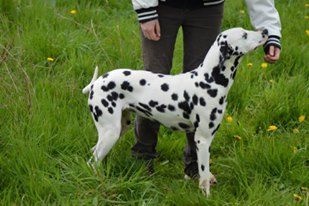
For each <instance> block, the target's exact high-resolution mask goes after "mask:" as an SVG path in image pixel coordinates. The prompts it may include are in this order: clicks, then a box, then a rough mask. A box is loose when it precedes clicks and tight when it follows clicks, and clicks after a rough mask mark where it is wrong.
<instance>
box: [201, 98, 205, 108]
mask: <svg viewBox="0 0 309 206" xmlns="http://www.w3.org/2000/svg"><path fill="white" fill-rule="evenodd" d="M200 105H201V106H206V102H205V99H204V98H203V97H200Z"/></svg>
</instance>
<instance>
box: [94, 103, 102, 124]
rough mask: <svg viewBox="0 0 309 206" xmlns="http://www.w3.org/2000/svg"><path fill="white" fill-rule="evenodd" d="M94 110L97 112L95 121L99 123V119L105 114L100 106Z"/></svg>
mask: <svg viewBox="0 0 309 206" xmlns="http://www.w3.org/2000/svg"><path fill="white" fill-rule="evenodd" d="M94 110H95V112H93V116H94V119H95V121H98V120H99V117H100V116H102V114H103V112H102V110H101V109H100V108H99V107H98V106H95V107H94Z"/></svg>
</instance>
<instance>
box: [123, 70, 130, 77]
mask: <svg viewBox="0 0 309 206" xmlns="http://www.w3.org/2000/svg"><path fill="white" fill-rule="evenodd" d="M123 74H124V75H125V76H129V75H130V74H131V72H130V71H124V72H123Z"/></svg>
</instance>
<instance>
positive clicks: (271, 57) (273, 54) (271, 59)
mask: <svg viewBox="0 0 309 206" xmlns="http://www.w3.org/2000/svg"><path fill="white" fill-rule="evenodd" d="M280 52H281V50H280V48H278V47H275V46H270V47H269V50H268V54H266V55H265V56H264V60H265V61H266V62H268V63H275V62H276V61H278V60H279V58H280Z"/></svg>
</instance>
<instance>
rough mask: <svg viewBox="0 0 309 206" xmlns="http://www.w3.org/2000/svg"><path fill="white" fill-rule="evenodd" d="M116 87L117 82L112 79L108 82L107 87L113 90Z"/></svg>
mask: <svg viewBox="0 0 309 206" xmlns="http://www.w3.org/2000/svg"><path fill="white" fill-rule="evenodd" d="M115 87H116V84H115V82H113V81H111V82H109V83H108V84H107V89H109V90H111V89H114V88H115Z"/></svg>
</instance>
